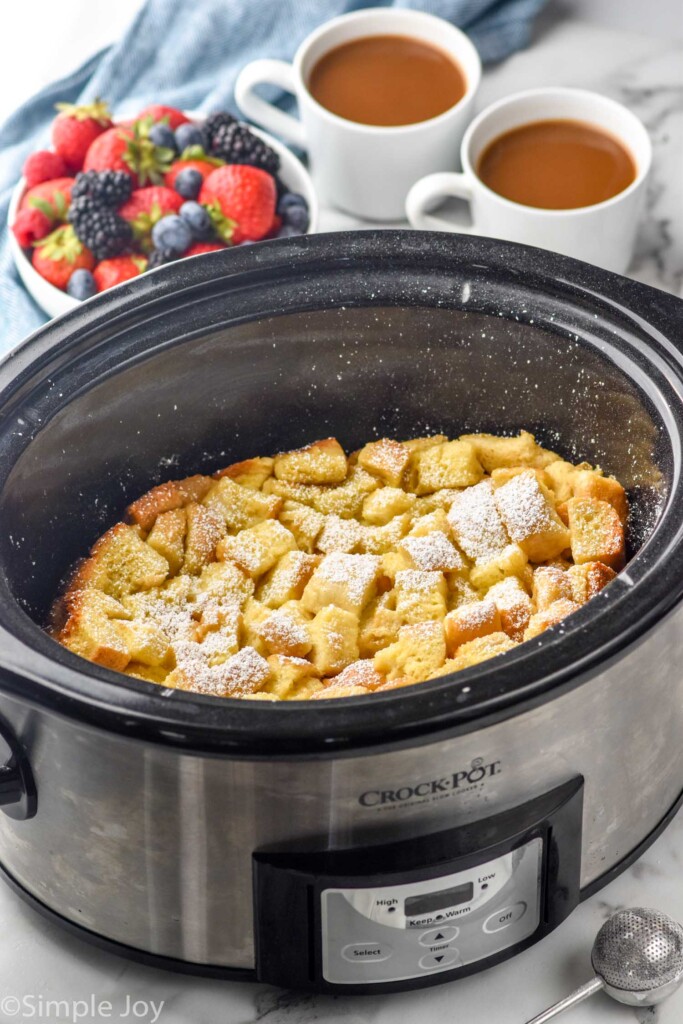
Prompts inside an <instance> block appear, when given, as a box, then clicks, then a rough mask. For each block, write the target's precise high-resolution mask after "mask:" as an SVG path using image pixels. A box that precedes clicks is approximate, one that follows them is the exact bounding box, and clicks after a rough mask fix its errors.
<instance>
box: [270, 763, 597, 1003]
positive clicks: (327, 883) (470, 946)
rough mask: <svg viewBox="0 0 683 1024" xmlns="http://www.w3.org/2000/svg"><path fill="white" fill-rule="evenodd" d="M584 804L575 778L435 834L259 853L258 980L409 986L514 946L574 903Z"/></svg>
mask: <svg viewBox="0 0 683 1024" xmlns="http://www.w3.org/2000/svg"><path fill="white" fill-rule="evenodd" d="M582 814H583V779H581V778H580V777H576V778H573V779H571V780H570V781H569V782H566V783H565V784H563V785H562V786H559V787H557V788H556V789H553V790H551V791H550V792H548V793H545V794H543V795H542V796H538V797H535V798H534V799H531V800H529V801H527V802H526V803H524V804H521V805H519V806H517V807H514V808H511V809H508V810H506V811H503V812H501V813H498V814H495V815H492V816H489V817H487V818H483V819H481V820H480V821H476V822H468V823H465V824H463V825H461V826H459V827H457V826H456V827H454V828H451V829H448V830H446V831H442V832H434V833H431V834H427V835H421V836H410V835H409V836H408V837H406V838H397V839H396V840H395V841H394V842H391V843H383V844H376V845H375V844H368V843H363V844H360V843H359V844H358V846H357V847H355V848H346V849H340V850H324V849H320V847H318V848H317V849H313V850H310V849H309V850H303V849H302V850H292V849H291V848H290V849H289V850H287V851H286V852H285V851H278V850H263V851H259V852H258V853H256V854H254V883H255V884H254V913H255V939H256V970H257V974H258V977H259V979H260V980H262V981H267V982H271V983H272V984H277V985H289V986H294V987H298V988H311V989H315V990H319V991H338V992H341V991H346V992H353V991H365V990H370V989H372V990H374V991H377V990H380V991H381V990H392V989H402V988H417V987H420V986H423V985H429V984H431V983H433V982H434V981H442V980H443V979H444V976H448V977H450V976H453V977H457V976H458V975H460V974H469V973H472V972H474V971H476V970H479V969H481V968H483V967H488V966H489V965H491V964H493V963H496V962H498V961H500V960H503V959H505V958H507V957H509V956H512V955H513V954H514V953H516V952H518V951H520V950H522V949H524V948H525V947H526V946H529V945H531V944H532V943H533V942H535V941H537V939H539V938H541V937H542V936H543V935H545V934H547V933H548V932H550V931H552V930H553V928H555V927H556V926H557V925H558V924H559V923H560V922H561V921H562V920H564V918H565V917H567V916H568V914H570V913H571V911H572V910H573V909H574V907H575V906H576V904H577V903H578V900H579V882H580V871H581V831H582ZM414 828H415V823H414V821H413V822H411V823H410V824H408V825H407V827H406V831H407V832H408V833H410V832H412V831H414ZM321 842H322V840H321Z"/></svg>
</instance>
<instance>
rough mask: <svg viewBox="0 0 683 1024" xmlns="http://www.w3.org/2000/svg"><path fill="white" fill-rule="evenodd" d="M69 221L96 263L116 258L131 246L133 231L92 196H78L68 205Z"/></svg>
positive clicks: (121, 218)
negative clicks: (78, 197)
mask: <svg viewBox="0 0 683 1024" xmlns="http://www.w3.org/2000/svg"><path fill="white" fill-rule="evenodd" d="M69 221H70V222H71V224H72V225H73V229H74V231H75V232H76V234H77V235H78V237H79V239H80V240H81V242H82V243H83V245H85V246H87V247H88V249H90V251H91V252H92V254H93V256H94V257H95V259H96V260H108V259H111V258H112V256H119V255H120V254H121V253H122V252H125V251H126V249H130V248H131V246H132V244H133V229H132V228H131V226H130V224H129V223H128V221H126V220H124V219H123V217H119V215H118V214H117V213H115V212H114V210H112V209H110V208H109V207H107V206H102V205H101V204H100V203H98V202H97V200H95V199H93V198H92V196H87V195H86V196H81V197H80V199H76V200H74V201H73V202H72V203H71V206H70V207H69Z"/></svg>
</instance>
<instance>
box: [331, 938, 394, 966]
mask: <svg viewBox="0 0 683 1024" xmlns="http://www.w3.org/2000/svg"><path fill="white" fill-rule="evenodd" d="M393 952H394V951H393V949H392V948H391V946H388V945H387V943H386V942H382V943H379V942H356V943H352V944H350V945H348V946H344V948H343V949H342V951H341V955H342V956H343V957H344V959H345V960H348V961H349V963H350V964H363V963H365V964H367V963H379V962H380V961H381V960H388V959H389V957H390V956H391V954H392V953H393Z"/></svg>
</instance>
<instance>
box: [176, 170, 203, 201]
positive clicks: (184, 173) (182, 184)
mask: <svg viewBox="0 0 683 1024" xmlns="http://www.w3.org/2000/svg"><path fill="white" fill-rule="evenodd" d="M203 180H204V179H203V177H202V175H201V173H200V172H199V171H198V170H196V169H195V168H194V167H183V169H182V170H181V171H178V173H177V174H176V176H175V182H174V184H173V187H174V188H175V190H176V191H177V194H178V196H182V198H183V199H197V197H198V196H199V194H200V190H201V188H202V182H203Z"/></svg>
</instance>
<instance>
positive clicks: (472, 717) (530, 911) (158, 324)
mask: <svg viewBox="0 0 683 1024" xmlns="http://www.w3.org/2000/svg"><path fill="white" fill-rule="evenodd" d="M682 333H683V303H682V302H680V301H679V300H677V299H675V298H673V297H671V296H669V295H666V294H664V293H662V292H659V291H656V290H654V289H651V288H648V287H646V286H644V285H641V284H638V283H635V282H633V281H629V280H626V279H624V278H621V277H617V276H615V275H613V274H610V273H607V272H604V271H602V270H598V269H595V268H593V267H589V266H587V265H585V264H581V263H578V262H576V261H573V260H570V259H567V258H564V257H561V256H557V255H553V254H551V253H548V252H544V251H541V250H538V249H531V248H528V247H524V246H518V245H513V244H509V243H502V242H497V241H492V240H489V239H483V238H468V237H458V236H447V235H442V234H430V233H423V234H422V233H412V232H410V233H409V232H391V231H386V232H359V233H348V234H346V233H345V234H329V235H319V236H315V237H307V238H300V239H296V238H295V239H289V240H287V241H278V242H274V243H266V244H262V245H256V246H252V247H249V248H244V249H237V250H234V251H232V252H229V251H226V252H224V253H220V254H218V253H214V254H212V255H210V256H207V257H199V258H196V259H192V260H187V261H183V262H180V263H177V264H174V265H170V266H167V267H164V268H161V269H160V270H157V271H155V272H154V273H152V274H148V275H144V276H142V277H140V278H139V279H137V280H135V281H132V282H129V283H127V284H125V285H122V286H120V287H118V288H115V289H113V290H112V291H111V292H107V293H106V294H104V295H102V296H100V297H97V298H95V299H94V300H92V301H89V302H87V303H85V304H84V305H83V306H82V307H81V308H79V309H78V310H76V311H74V312H72V313H70V314H68V315H67V316H64V317H62V318H60V319H57V320H55V321H53V322H52V323H50V324H49V325H47V326H46V327H44V328H43V329H41V330H40V331H38V332H37V333H36V334H34V335H33V336H32V337H31V338H30V339H29V340H28V341H27V342H26V343H25V344H24V345H23V346H21V347H20V348H18V349H17V350H16V351H15V352H14V353H13V354H12V355H11V356H10V357H9V358H8V359H7V360H6V361H5V362H4V364H3V365H2V367H1V368H0V415H1V417H2V422H1V426H0V521H1V522H2V531H1V532H0V717H1V725H0V731H1V733H2V737H3V740H2V742H3V755H6V756H5V757H4V760H5V764H4V767H3V768H2V770H1V771H0V802H2V804H3V810H4V812H5V813H4V814H1V815H0V864H1V865H2V872H3V874H4V875H5V877H6V879H7V880H8V881H9V882H10V884H12V885H13V886H14V887H15V888H16V889H17V890H18V891H19V892H20V893H21V894H22V895H23V896H24V897H25V898H26V899H27V900H28V901H29V902H31V903H32V904H33V905H34V906H36V907H38V908H40V909H42V910H43V911H44V912H45V913H47V914H49V915H51V916H52V917H54V918H56V919H58V920H59V921H61V922H63V923H64V924H65V925H67V926H68V927H70V928H72V929H74V930H76V931H77V932H78V933H79V934H80V935H82V936H84V937H86V938H89V939H90V940H92V941H95V942H97V943H100V944H104V945H106V946H107V947H108V948H110V949H113V950H116V951H119V952H121V953H124V954H127V955H129V956H131V957H133V958H137V959H140V960H144V961H147V962H150V963H153V964H156V965H159V966H162V967H169V968H172V969H174V970H178V971H181V970H188V971H197V972H203V973H206V974H213V975H217V976H218V975H220V976H225V977H229V978H239V979H259V980H261V981H267V982H273V983H277V984H286V985H288V986H294V987H299V988H309V989H316V990H325V991H335V992H351V991H357V992H377V991H382V990H391V989H401V988H414V987H418V986H423V985H430V984H434V983H436V982H442V981H446V980H450V979H454V978H458V977H459V976H461V975H463V974H467V973H471V972H474V971H479V970H481V969H483V968H486V967H489V966H490V965H491V964H495V963H496V962H497V961H500V960H502V959H504V958H506V957H510V956H512V955H514V954H515V953H517V952H518V951H520V950H522V949H524V948H525V947H527V946H529V945H530V944H532V943H535V942H537V941H538V940H539V939H541V938H542V937H543V936H544V935H546V934H547V933H548V932H549V931H551V930H552V929H554V928H556V927H557V926H558V925H559V924H560V923H561V922H562V921H563V920H564V919H565V918H566V917H567V915H568V914H570V913H571V911H572V909H573V908H574V907H575V906H576V904H577V902H578V901H579V900H581V899H583V898H585V897H586V896H588V895H590V894H591V893H593V892H595V891H596V889H598V888H599V887H600V886H602V885H603V884H605V883H606V882H607V881H608V880H609V879H611V878H612V877H613V876H614V874H615V873H616V872H618V871H620V870H622V869H623V868H624V867H625V866H626V865H627V864H629V863H630V862H631V861H632V860H633V859H634V858H635V857H637V856H638V854H639V853H641V852H642V851H643V849H644V848H645V847H646V846H647V845H648V843H650V842H651V841H652V840H653V839H654V837H655V836H656V835H657V834H658V832H659V831H660V830H661V829H662V828H663V827H664V825H665V824H666V822H667V821H668V820H669V818H670V817H671V815H672V814H673V813H674V812H675V810H676V809H677V807H678V806H679V803H680V801H681V791H682V790H683V743H681V737H682V736H683V611H682V610H681V596H682V592H683V543H682V538H681V528H682V516H681V510H682V508H683V506H682V504H681V498H682V494H683V487H682V484H681V430H682V424H683V402H682V388H683V356H682V352H681V343H680V338H681V335H682ZM520 427H524V428H527V429H529V430H532V431H534V432H535V433H536V435H537V437H538V438H539V440H540V441H541V443H543V444H545V445H549V446H551V447H553V448H556V449H559V450H560V451H561V452H562V453H564V454H565V455H566V456H567V457H569V458H571V459H572V460H573V461H578V460H579V459H582V458H585V459H587V460H589V461H591V462H592V463H597V464H600V465H601V466H602V467H603V468H604V469H605V470H606V471H609V472H612V473H614V474H616V476H617V477H618V478H619V479H620V480H621V481H622V482H624V483H625V484H626V485H627V487H628V491H629V496H630V500H631V503H632V507H633V515H632V524H631V534H630V539H629V543H630V561H629V563H628V566H627V569H626V571H624V572H623V573H622V574H621V575H620V576H619V577H618V578H617V579H616V580H615V581H614V582H613V583H612V584H611V585H610V586H609V587H607V588H606V589H605V590H604V591H603V592H602V593H601V594H600V595H599V596H598V597H597V598H595V599H594V600H593V601H592V602H591V603H590V604H589V605H588V606H586V607H584V608H582V609H581V610H580V611H578V612H577V613H576V614H574V615H572V616H571V618H570V619H569V620H567V621H565V622H564V623H562V624H561V626H559V627H557V628H555V629H552V630H550V631H549V632H547V633H545V634H543V635H542V636H541V637H540V638H539V639H538V640H535V641H533V642H531V643H527V644H525V645H524V646H522V647H520V648H519V649H518V650H516V651H514V652H512V653H510V654H507V655H505V656H504V657H502V658H499V659H497V660H495V661H493V662H489V663H486V664H484V665H480V666H477V667H476V668H472V669H469V670H467V671H465V672H462V673H459V674H457V675H452V676H450V677H443V678H441V679H437V680H433V681H431V682H427V683H422V684H420V685H417V686H413V687H408V688H404V689H400V690H396V691H393V692H388V693H386V694H383V695H376V696H372V697H368V698H363V697H357V698H348V699H344V700H339V701H324V702H314V703H306V702H292V703H289V704H281V705H276V704H269V703H266V702H264V703H261V704H255V703H253V702H239V701H234V700H225V699H223V700H221V699H215V698H209V697H201V696H198V695H196V694H191V693H184V692H176V691H171V690H166V689H163V688H161V687H157V686H154V685H152V684H147V683H145V682H141V681H137V680H133V679H130V678H127V677H123V676H121V675H116V674H114V673H112V672H110V671H108V670H106V669H103V668H100V667H98V666H96V665H93V664H90V663H87V662H85V661H82V660H80V659H79V658H78V657H76V656H75V655H73V654H71V653H70V652H68V651H67V650H65V649H63V648H61V647H59V646H58V645H57V644H56V643H54V642H53V641H52V640H51V639H50V638H49V636H47V635H46V633H45V632H44V631H43V630H42V628H41V626H42V625H43V624H44V622H45V617H46V614H47V611H48V608H49V605H50V603H51V600H52V598H53V597H54V595H55V593H56V591H57V589H58V587H59V584H60V580H61V579H62V578H63V576H64V574H65V572H66V571H67V570H68V568H69V566H71V565H72V563H73V562H74V560H76V559H77V558H78V557H79V556H81V555H83V553H84V552H85V551H86V549H87V547H88V546H89V545H90V544H91V543H92V542H93V541H94V540H95V539H96V538H97V537H98V536H99V535H100V534H101V533H102V532H103V530H104V529H105V528H106V527H107V526H108V525H109V524H110V523H112V522H114V521H115V520H117V519H118V518H119V517H120V515H121V512H122V510H123V508H124V507H125V505H126V504H127V503H128V502H129V501H130V500H132V499H133V498H134V497H136V496H138V495H139V494H141V493H142V492H144V491H145V490H147V489H148V488H149V487H150V486H151V485H152V484H154V483H157V482H159V481H162V480H165V479H169V478H174V477H179V476H182V475H186V474H189V473H192V472H198V471H202V472H211V471H213V470H216V469H218V468H220V467H221V466H223V465H226V464H227V463H229V462H231V461H234V460H238V459H242V458H245V457H247V456H250V455H253V454H257V453H270V452H274V451H276V450H281V449H288V448H292V447H296V446H299V445H302V444H305V443H307V442H309V441H311V440H313V439H315V438H317V437H324V436H328V435H330V434H334V435H336V436H337V437H338V438H339V440H340V441H341V442H342V444H343V445H344V446H345V447H346V449H347V450H352V449H354V448H356V447H358V446H360V445H361V444H363V443H364V442H365V441H367V440H368V439H370V438H372V437H373V436H381V435H389V436H393V437H399V438H400V437H409V436H415V435H416V434H420V433H426V432H429V431H443V432H444V433H446V434H448V435H449V436H457V435H458V434H459V433H461V432H463V431H475V430H480V431H481V430H483V431H491V432H498V433H501V432H512V431H515V432H516V431H517V430H518V429H519V428H520Z"/></svg>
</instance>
